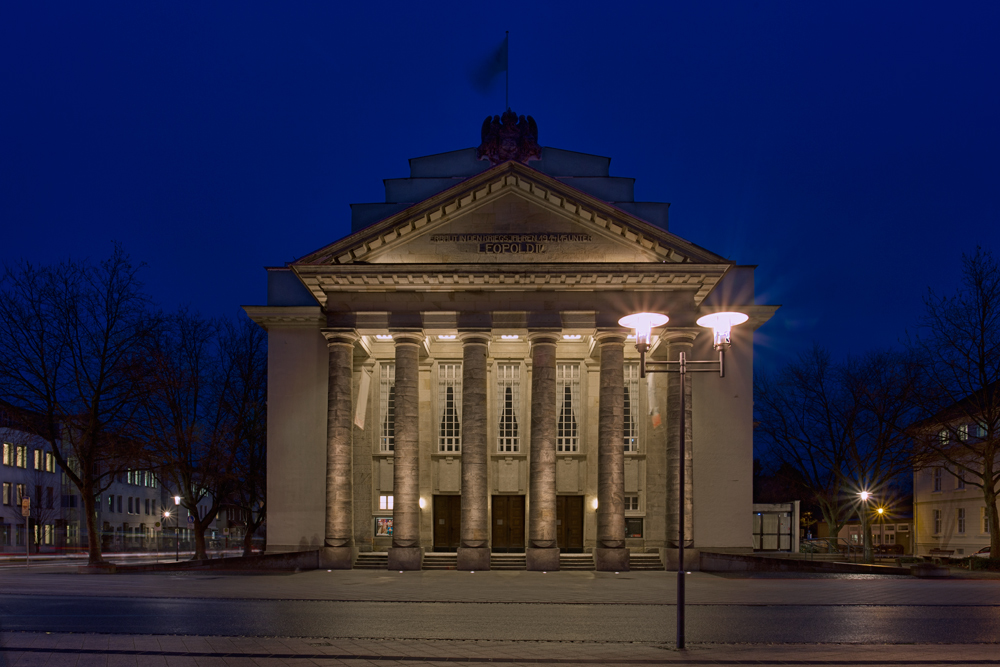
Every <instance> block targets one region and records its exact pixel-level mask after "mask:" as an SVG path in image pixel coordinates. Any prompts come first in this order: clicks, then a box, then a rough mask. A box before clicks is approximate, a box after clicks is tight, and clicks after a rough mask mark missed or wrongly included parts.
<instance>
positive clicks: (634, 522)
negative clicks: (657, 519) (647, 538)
mask: <svg viewBox="0 0 1000 667" xmlns="http://www.w3.org/2000/svg"><path fill="white" fill-rule="evenodd" d="M625 537H642V518H641V517H634V516H630V517H627V518H626V519H625Z"/></svg>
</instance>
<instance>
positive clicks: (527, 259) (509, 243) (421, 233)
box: [293, 162, 729, 270]
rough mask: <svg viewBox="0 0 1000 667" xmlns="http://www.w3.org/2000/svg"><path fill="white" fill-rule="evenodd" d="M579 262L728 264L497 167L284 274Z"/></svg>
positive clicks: (566, 191)
mask: <svg viewBox="0 0 1000 667" xmlns="http://www.w3.org/2000/svg"><path fill="white" fill-rule="evenodd" d="M580 262H587V263H602V262H603V263H609V264H623V263H640V264H641V263H658V264H662V263H665V262H666V263H672V264H727V265H728V264H729V262H728V261H727V260H726V259H724V258H722V257H719V256H718V255H715V254H714V253H711V252H708V251H707V250H705V249H703V248H700V247H698V246H696V245H694V244H692V243H689V242H687V241H685V240H683V239H681V238H680V237H678V236H676V235H674V234H671V233H670V232H668V231H666V230H663V229H660V228H658V227H655V226H653V225H650V224H648V223H646V222H644V221H642V220H639V219H638V218H635V217H633V216H631V215H629V214H628V213H626V212H624V211H622V210H620V209H617V208H615V207H613V206H611V205H609V204H607V203H606V202H603V201H601V200H599V199H596V198H594V197H592V196H590V195H587V194H585V193H583V192H580V191H579V190H576V189H575V188H573V187H571V186H568V185H566V184H565V183H562V182H560V181H558V180H556V179H554V178H551V177H549V176H546V175H545V174H542V173H540V172H538V171H535V170H533V169H531V168H529V167H526V166H524V165H522V164H519V163H516V162H507V163H504V164H501V165H498V166H496V167H494V168H492V169H489V170H488V171H485V172H483V173H481V174H479V175H477V176H474V177H471V178H469V179H467V180H465V181H463V182H462V183H460V184H458V185H455V186H454V187H452V188H449V189H448V190H445V191H444V192H441V193H439V194H437V195H434V196H433V197H431V198H429V199H427V200H425V201H423V202H421V203H419V204H415V205H414V206H411V207H409V208H407V209H405V210H403V211H400V212H399V213H397V214H395V215H393V216H391V217H389V218H387V219H385V220H383V221H381V222H378V223H376V224H374V225H371V226H370V227H368V228H366V229H363V230H361V231H359V232H357V233H355V234H352V235H350V236H348V237H346V238H344V239H341V240H340V241H337V242H336V243H333V244H331V245H329V246H327V247H325V248H322V249H320V250H318V251H316V252H314V253H311V254H309V255H307V256H305V257H303V258H302V259H300V260H298V261H296V262H295V263H294V264H293V267H302V268H305V267H310V268H312V269H313V270H315V269H316V268H318V267H320V266H327V267H330V268H332V267H334V266H338V265H341V266H343V265H350V264H364V265H372V264H395V265H399V264H420V265H426V264H439V263H440V264H511V263H516V264H532V263H545V264H551V263H580Z"/></svg>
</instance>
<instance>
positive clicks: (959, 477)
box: [955, 468, 965, 491]
mask: <svg viewBox="0 0 1000 667" xmlns="http://www.w3.org/2000/svg"><path fill="white" fill-rule="evenodd" d="M955 488H956V489H957V490H959V491H961V490H963V489H964V488H965V471H964V470H962V469H961V468H959V469H958V470H956V471H955Z"/></svg>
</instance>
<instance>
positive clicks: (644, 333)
mask: <svg viewBox="0 0 1000 667" xmlns="http://www.w3.org/2000/svg"><path fill="white" fill-rule="evenodd" d="M748 319H750V318H749V317H748V316H747V315H746V314H744V313H735V312H722V313H712V314H710V315H704V316H702V317H699V318H698V325H699V326H703V327H706V328H708V329H712V331H713V339H712V341H713V342H712V346H713V347H714V349H715V350H716V351H717V352H718V353H719V358H718V360H712V361H688V359H687V354H685V353H684V352H681V353H680V354H679V355H678V356H677V361H651V362H647V361H646V352H647V351H648V350H649V339H650V337H651V336H652V329H653V328H654V327H660V326H663V325H664V324H666V323H667V322H669V321H670V318H669V317H667V316H666V315H663V314H661V313H635V314H633V315H626V316H625V317H623V318H621V319H620V320H618V324H620V325H621V326H623V327H626V328H629V329H635V349H636V350H637V351H638V352H639V377H640V378H644V377H646V373H678V374H679V375H680V387H681V390H680V418H679V420H678V425H679V427H680V428H679V430H680V445H679V447H680V456H679V461H680V464H679V465H678V466H677V481H678V488H679V494H680V497H679V499H678V503H677V561H678V565H677V648H679V649H683V648H684V439H685V437H686V435H687V434H686V431H687V424H686V419H685V412H686V410H687V408H686V406H685V397H684V388H685V377H686V375H687V374H688V373H689V372H690V373H696V372H715V370H716V367H715V366H716V364H718V372H719V377H725V374H726V372H725V369H726V367H725V352H726V348H728V347H730V345H732V340H731V332H732V328H733V327H734V326H736V325H738V324H743V323H744V322H746V321H747V320H748ZM688 366H692V368H688Z"/></svg>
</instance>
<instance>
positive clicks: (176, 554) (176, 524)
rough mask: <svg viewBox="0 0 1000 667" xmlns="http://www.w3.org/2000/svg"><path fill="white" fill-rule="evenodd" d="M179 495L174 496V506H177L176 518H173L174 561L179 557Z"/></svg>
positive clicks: (178, 559)
mask: <svg viewBox="0 0 1000 667" xmlns="http://www.w3.org/2000/svg"><path fill="white" fill-rule="evenodd" d="M180 504H181V497H180V496H174V507H176V508H177V518H176V519H174V562H178V561H180V559H181V537H180V528H181V510H180Z"/></svg>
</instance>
